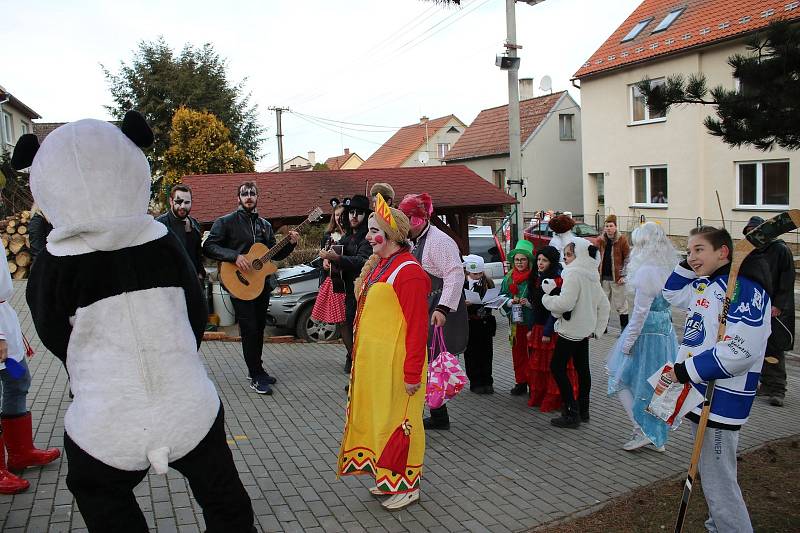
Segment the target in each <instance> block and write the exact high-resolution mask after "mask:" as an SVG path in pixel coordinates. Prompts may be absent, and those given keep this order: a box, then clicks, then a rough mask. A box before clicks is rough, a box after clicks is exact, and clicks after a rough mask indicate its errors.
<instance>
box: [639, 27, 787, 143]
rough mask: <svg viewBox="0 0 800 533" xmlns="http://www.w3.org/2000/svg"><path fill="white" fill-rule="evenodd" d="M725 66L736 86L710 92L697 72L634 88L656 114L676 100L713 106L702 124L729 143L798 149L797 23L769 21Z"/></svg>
mask: <svg viewBox="0 0 800 533" xmlns="http://www.w3.org/2000/svg"><path fill="white" fill-rule="evenodd" d="M728 64H729V65H730V66H731V67H732V68H733V76H734V78H736V79H738V80H739V87H738V88H737V89H736V90H731V89H726V88H724V87H721V86H718V87H715V88H713V89H711V90H710V91H709V89H708V88H707V81H706V76H705V74H702V73H698V74H692V75H689V76H687V77H684V76H683V75H680V74H676V75H672V76H668V77H667V80H666V83H664V84H662V85H653V86H651V82H650V80H649V79H645V80H643V81H641V82H640V83H639V84H638V87H639V90H640V91H641V92H642V94H643V95H644V96H645V98H646V99H647V105H648V107H650V109H651V110H652V111H654V112H656V113H662V112H666V110H667V109H668V108H669V107H670V106H672V105H676V104H702V105H713V106H716V108H717V109H716V117H713V116H709V117H706V119H705V120H704V121H703V123H704V124H705V126H706V129H707V130H708V132H709V133H710V134H711V135H715V136H717V137H720V138H721V139H722V141H723V142H724V143H726V144H728V145H730V146H734V147H737V148H738V147H741V146H743V145H750V146H754V147H755V148H758V149H759V150H764V151H767V150H771V149H773V148H774V147H775V146H776V145H777V146H780V147H782V148H786V149H789V150H797V149H798V148H800V25H797V24H794V25H793V24H790V23H788V22H785V21H778V22H775V23H773V24H771V25H770V26H768V27H767V28H766V30H765V31H764V32H762V33H759V34H756V35H755V36H754V37H753V38H752V39H750V40H749V41H748V44H747V53H745V54H734V55H733V56H731V57H730V58H729V59H728Z"/></svg>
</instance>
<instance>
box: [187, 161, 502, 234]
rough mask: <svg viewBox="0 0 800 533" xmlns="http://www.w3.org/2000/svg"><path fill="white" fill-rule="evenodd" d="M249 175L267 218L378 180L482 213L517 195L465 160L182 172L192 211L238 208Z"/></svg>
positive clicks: (442, 206) (207, 214) (439, 203)
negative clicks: (426, 164) (439, 163)
mask: <svg viewBox="0 0 800 533" xmlns="http://www.w3.org/2000/svg"><path fill="white" fill-rule="evenodd" d="M247 180H252V181H255V182H256V183H257V184H258V187H259V189H260V191H261V194H260V198H259V204H260V212H261V214H262V216H265V217H267V218H268V219H276V218H283V219H288V218H298V217H302V216H304V215H305V214H306V213H309V212H310V211H311V210H312V209H313V208H314V207H316V206H320V207H322V209H323V210H327V209H329V206H330V204H329V203H328V202H329V200H330V199H331V198H343V197H346V196H351V195H354V194H364V192H365V191H368V190H369V187H370V185H372V184H373V183H376V182H387V183H389V184H391V185H392V187H393V188H394V190H395V193H396V194H397V197H398V198H402V197H403V196H404V195H406V194H409V193H420V192H427V193H429V194H430V195H431V196H432V197H433V203H434V206H435V207H436V210H437V212H440V213H443V212H447V211H448V210H452V209H454V208H466V209H469V210H470V211H472V212H475V213H480V212H486V211H491V210H494V209H495V208H496V207H497V206H501V205H506V204H513V203H514V202H515V200H514V198H512V197H511V196H509V195H508V194H506V193H504V192H503V191H501V190H500V189H498V188H497V187H495V186H494V185H492V184H491V183H489V182H487V181H486V180H484V179H483V178H481V177H480V176H478V175H477V174H475V173H474V172H473V171H471V170H470V169H468V168H467V167H465V166H463V165H446V166H444V165H442V166H436V167H414V168H394V169H376V170H375V169H373V170H370V169H367V170H364V169H363V168H360V169H358V170H320V171H316V172H257V173H247V174H205V175H197V176H186V177H184V178H183V182H184V183H186V184H187V185H189V186H191V187H192V193H193V194H192V216H194V217H195V218H197V220H199V221H200V222H201V223H208V222H213V221H214V220H215V219H216V218H218V217H220V216H222V215H224V214H225V213H229V212H231V211H233V210H234V209H235V207H236V191H237V189H238V187H239V185H240V184H241V183H242V182H243V181H247ZM422 184H424V185H422Z"/></svg>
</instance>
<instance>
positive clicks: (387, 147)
mask: <svg viewBox="0 0 800 533" xmlns="http://www.w3.org/2000/svg"><path fill="white" fill-rule="evenodd" d="M466 129H467V125H466V124H464V123H463V122H461V120H459V119H458V117H456V116H455V115H447V116H446V117H439V118H434V119H429V118H428V117H422V118H420V119H419V122H418V123H416V124H410V125H408V126H403V127H402V128H400V129H399V130H397V132H396V133H395V134H394V135H392V136H391V137H390V138H389V140H388V141H386V142H385V143H383V145H381V147H380V148H378V149H377V150H375V153H374V154H372V155H371V156H369V158H368V159H367V160H366V161H364V164H363V165H361V166H360V167H359V168H363V169H368V168H398V167H425V166H427V167H432V166H438V165H443V164H444V163H443V162H442V159H443V158H444V157H445V156H446V155H447V153H448V152H449V151H450V148H452V146H453V145H454V144H455V143H456V141H458V139H459V138H460V137H461V135H462V134H463V133H464V130H466Z"/></svg>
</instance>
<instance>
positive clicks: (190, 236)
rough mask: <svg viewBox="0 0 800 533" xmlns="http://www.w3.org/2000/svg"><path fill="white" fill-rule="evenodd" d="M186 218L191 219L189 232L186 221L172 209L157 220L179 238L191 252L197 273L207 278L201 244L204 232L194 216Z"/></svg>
mask: <svg viewBox="0 0 800 533" xmlns="http://www.w3.org/2000/svg"><path fill="white" fill-rule="evenodd" d="M186 218H188V219H189V224H190V226H189V227H190V228H191V231H189V232H187V231H186V224H185V222H184V221H183V220H180V219H179V218H178V217H176V216H175V215H174V214H173V213H172V211H171V210H169V211H167V212H166V213H164V214H163V215H161V216H160V217H158V218H156V220H157V221H158V222H161V223H162V224H164V225H165V226H166V227H167V229H169V230H170V231H171V232H172V233H174V234H175V236H176V237H177V238H178V242H180V243H181V244H182V245H183V248H184V249H185V250H186V253H187V254H189V259H190V260H191V261H192V264H193V265H194V268H195V270H196V271H197V273H198V274H199V275H200V276H202V277H204V278H205V277H206V269H205V268H203V250H202V244H201V242H202V238H203V233H202V232H201V231H200V224H198V223H197V220H195V219H194V218H192V217H186Z"/></svg>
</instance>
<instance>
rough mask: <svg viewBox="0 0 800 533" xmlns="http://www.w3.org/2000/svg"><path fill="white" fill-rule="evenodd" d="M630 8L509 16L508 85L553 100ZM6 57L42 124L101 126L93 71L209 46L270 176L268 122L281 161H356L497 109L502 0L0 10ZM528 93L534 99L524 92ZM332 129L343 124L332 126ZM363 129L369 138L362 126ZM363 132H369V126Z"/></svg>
mask: <svg viewBox="0 0 800 533" xmlns="http://www.w3.org/2000/svg"><path fill="white" fill-rule="evenodd" d="M639 3H640V0H602V1H601V0H547V1H546V2H544V3H542V4H539V5H536V6H528V5H526V4H524V3H518V4H517V10H516V12H517V41H518V42H519V44H521V45H522V46H523V49H522V50H520V56H521V57H522V63H521V68H520V77H533V78H534V86H535V87H537V88H538V86H539V82H540V79H541V77H542V76H544V75H545V74H547V75H550V77H551V78H552V79H553V90H554V91H558V90H563V89H569V90H570V92H571V94H572V95H573V97H575V98H576V99H577V100H578V101H580V92H579V91H578V90H576V89H575V88H573V87H572V86H571V84H570V81H569V79H570V77H571V76H572V74H573V73H574V72H575V71H576V70H578V68H579V67H580V65H581V64H582V63H583V62H584V61H586V59H588V57H589V56H590V55H591V54H592V53H593V52H594V51H595V50H596V49H597V48H598V47H599V46H600V44H602V42H603V41H604V40H605V39H606V38H607V37H608V36H609V35H610V34H611V32H612V31H614V30H615V29H616V28H617V27H618V26H619V24H620V23H621V22H622V21H623V20H625V18H626V17H627V16H628V15H629V14H630V13H631V12H632V11H633V9H634V8H635V7H636V6H637V5H638V4H639ZM0 6H2V7H3V8H4V9H2V13H3V34H4V35H5V38H4V43H5V44H6V53H5V54H3V57H2V59H0V65H2V69H0V72H2V77H0V85H3V86H4V87H5V88H6V89H7V90H8V91H10V92H11V93H13V94H14V95H15V96H16V97H18V98H19V99H20V100H22V101H23V102H25V104H27V105H28V106H30V107H32V108H33V109H34V110H35V111H37V112H38V113H39V114H40V115H42V117H43V120H44V121H47V122H61V121H71V120H77V119H81V118H87V117H92V118H108V113H107V112H106V111H105V109H104V108H103V105H107V104H110V103H111V98H110V93H109V92H108V86H107V83H106V81H105V79H104V77H103V73H102V71H101V69H100V64H103V65H105V66H107V67H111V68H112V70H116V69H117V67H118V65H119V62H120V61H121V60H124V61H129V60H130V58H131V57H132V54H133V51H134V49H135V48H136V46H137V43H138V42H139V41H141V40H154V39H156V38H158V36H160V35H163V36H164V38H165V39H166V41H167V42H168V43H169V44H170V45H171V46H172V47H173V48H175V49H180V48H182V47H183V45H184V44H185V43H187V42H189V43H192V44H195V45H201V44H202V43H204V42H210V43H212V44H213V45H214V47H215V49H216V51H217V52H218V53H219V54H220V55H221V56H222V57H224V58H227V60H228V66H229V75H230V77H231V79H232V80H233V81H239V80H241V79H243V78H245V77H246V78H247V83H246V88H247V89H248V90H249V91H251V92H252V101H253V102H254V103H256V104H258V107H259V116H260V120H261V123H262V125H264V126H266V127H267V133H266V137H267V138H266V141H265V143H264V145H263V148H262V156H263V157H262V159H261V160H260V161H258V162H257V163H256V168H257V169H259V170H264V169H267V168H269V167H271V166H273V165H275V164H277V148H276V143H275V115H274V114H273V113H272V112H271V111H269V110H268V109H267V108H268V107H269V106H283V107H287V106H288V107H289V108H291V109H292V111H296V112H298V113H302V114H304V115H310V116H312V117H320V118H322V119H325V120H324V121H322V120H319V118H312V119H310V118H308V117H301V116H300V115H298V114H285V115H284V120H283V126H284V135H285V137H284V154H285V156H286V158H288V157H291V156H293V155H303V156H305V155H306V154H307V152H308V151H309V150H314V151H316V154H317V160H318V161H324V160H325V158H327V157H330V156H334V155H339V154H341V153H343V149H344V148H345V147H348V148H350V150H351V151H355V152H356V153H358V154H359V155H360V156H362V157H363V158H364V159H366V158H367V157H368V156H369V155H371V154H372V152H374V151H375V150H376V149H377V148H378V146H379V145H380V144H381V143H383V142H384V141H385V140H386V139H388V138H389V137H390V136H391V135H392V133H393V132H394V130H395V129H396V128H397V127H400V126H403V125H407V124H413V123H415V122H417V121H418V120H419V117H420V116H422V115H426V116H428V117H430V118H435V117H439V116H443V115H448V114H451V113H453V114H455V115H456V116H457V117H459V118H460V119H461V120H463V121H464V122H466V123H467V124H469V123H470V122H471V121H472V119H474V118H475V116H476V115H477V114H478V112H479V111H480V110H481V109H485V108H489V107H494V106H497V105H502V104H504V103H507V102H508V96H507V85H506V74H505V72H503V71H501V70H500V69H499V68H497V67H495V66H494V56H495V54H498V53H501V52H502V50H503V48H502V45H503V42H504V41H505V37H506V26H505V1H504V0H463V1H462V8H460V9H457V8H447V7H443V6H441V5H437V4H434V3H431V2H424V1H420V0H393V1H389V0H347V1H345V0H339V1H331V0H327V1H326V0H303V1H300V0H280V1H279V0H262V1H244V0H228V2H219V1H214V2H212V1H208V0H192V1H188V0H176V1H164V0H161V1H154V0H142V1H139V2H134V3H122V4H121V3H119V2H111V1H105V2H104V1H100V0H84V1H80V2H64V1H63V0H62V1H55V0H40V1H38V2H24V3H23V2H11V1H10V0H3V1H0ZM536 92H537V94H538V93H539V91H538V89H537V91H536ZM336 121H344V122H349V123H357V124H341V123H337V122H336ZM364 125H370V126H364ZM373 126H377V127H373Z"/></svg>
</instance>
